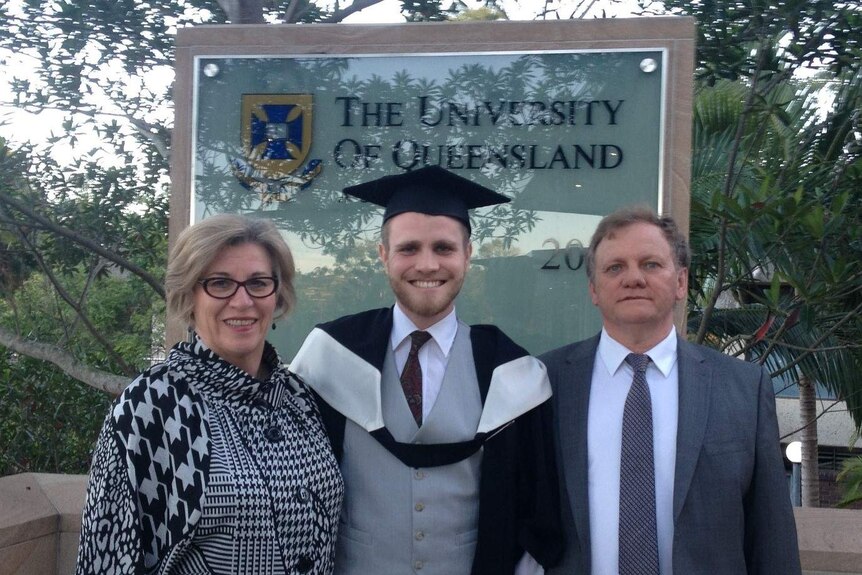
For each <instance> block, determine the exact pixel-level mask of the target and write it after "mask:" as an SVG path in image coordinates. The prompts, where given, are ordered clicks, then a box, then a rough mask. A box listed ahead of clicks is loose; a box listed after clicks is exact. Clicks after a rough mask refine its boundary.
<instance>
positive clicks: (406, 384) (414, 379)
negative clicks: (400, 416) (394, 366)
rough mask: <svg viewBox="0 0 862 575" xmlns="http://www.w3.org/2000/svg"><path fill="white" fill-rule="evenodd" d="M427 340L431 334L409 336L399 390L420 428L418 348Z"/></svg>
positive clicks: (420, 404)
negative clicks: (408, 346) (401, 391)
mask: <svg viewBox="0 0 862 575" xmlns="http://www.w3.org/2000/svg"><path fill="white" fill-rule="evenodd" d="M429 339H431V334H430V333H428V332H427V331H414V332H413V333H411V334H410V353H409V354H408V355H407V362H406V363H405V364H404V370H403V371H402V372H401V388H402V389H403V390H404V397H406V398H407V405H409V406H410V412H411V413H412V414H413V419H415V420H416V425H418V426H420V427H421V426H422V368H421V367H420V366H419V348H420V347H422V346H423V345H425V342H426V341H428V340H429Z"/></svg>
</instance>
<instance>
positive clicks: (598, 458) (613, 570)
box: [587, 329, 679, 575]
mask: <svg viewBox="0 0 862 575" xmlns="http://www.w3.org/2000/svg"><path fill="white" fill-rule="evenodd" d="M676 338H677V335H676V331H675V330H674V329H671V331H670V333H669V334H668V335H667V337H665V338H664V339H663V340H662V341H661V342H659V343H658V345H656V346H655V347H653V348H652V349H650V350H648V351H647V352H646V354H647V355H648V356H650V359H651V360H652V361H651V362H650V364H649V366H648V367H647V371H646V378H647V385H648V386H649V390H650V397H651V400H652V414H653V453H654V458H655V487H656V527H657V535H658V555H659V567H660V573H661V574H662V575H671V573H672V571H673V565H672V558H673V483H674V470H675V468H676V429H677V420H678V416H679V413H678V406H679V376H678V371H677V339H676ZM629 353H631V350H628V349H626V348H625V347H624V346H623V345H622V344H620V343H619V342H617V341H615V340H614V339H613V338H611V337H610V336H609V335H608V334H607V332H606V331H605V330H602V334H601V338H600V339H599V346H598V350H597V352H596V361H595V365H594V366H593V378H592V384H591V387H590V407H589V415H588V422H587V426H588V427H587V453H588V466H589V470H588V481H589V487H588V490H589V505H590V507H589V509H590V546H591V555H592V573H593V575H617V574H618V573H619V518H620V448H621V443H622V427H623V409H624V407H625V401H626V396H627V395H628V392H629V388H630V387H631V384H632V377H633V371H632V368H631V366H629V365H628V364H627V363H626V362H625V358H626V356H627V355H628V354H629Z"/></svg>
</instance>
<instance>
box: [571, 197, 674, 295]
mask: <svg viewBox="0 0 862 575" xmlns="http://www.w3.org/2000/svg"><path fill="white" fill-rule="evenodd" d="M638 223H644V224H651V225H653V226H656V227H657V228H659V229H660V230H661V232H662V234H663V235H664V237H665V239H666V240H667V243H668V244H670V249H671V251H672V252H673V255H674V262H675V264H676V267H677V269H681V268H688V267H689V265H690V264H691V252H690V251H689V247H688V241H687V240H686V239H685V236H684V235H683V234H682V232H681V231H680V230H679V227H678V226H677V225H676V222H675V221H674V219H673V218H671V217H670V216H659V215H658V214H656V213H655V211H654V210H652V209H651V208H648V207H646V206H635V207H628V208H620V209H618V210H616V211H614V212H612V213H610V214H608V215H607V216H605V217H604V218H602V221H600V222H599V226H598V227H597V228H596V231H595V232H594V233H593V237H592V238H591V239H590V247H589V248H588V249H587V257H586V265H587V277H588V278H589V280H590V282H593V281H594V280H595V275H596V250H597V249H598V247H599V244H600V243H602V241H603V240H605V239H606V238H608V237H610V236H612V235H613V234H614V232H616V231H618V230H621V229H622V228H626V227H628V226H630V225H633V224H638Z"/></svg>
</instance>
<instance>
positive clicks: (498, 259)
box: [191, 49, 666, 358]
mask: <svg viewBox="0 0 862 575" xmlns="http://www.w3.org/2000/svg"><path fill="white" fill-rule="evenodd" d="M665 57H666V54H665V52H664V50H662V49H656V50H637V51H587V52H569V51H567V52H551V53H549V52H542V53H524V52H519V53H470V54H454V55H453V54H448V53H447V54H445V55H442V54H415V55H414V54H411V55H367V56H354V55H351V56H349V57H333V56H326V57H309V56H302V57H271V56H266V57H246V56H243V57H225V56H219V57H211V56H206V57H204V56H198V57H197V58H196V60H195V88H194V94H195V97H194V114H195V121H194V134H193V142H194V150H193V160H192V174H193V184H192V204H191V205H192V219H193V220H194V221H198V220H200V219H202V218H205V217H207V216H208V215H212V214H215V213H222V212H236V213H253V214H259V215H262V216H265V217H269V218H272V219H273V220H274V221H275V222H276V223H277V225H278V226H279V228H280V229H281V230H282V232H283V234H284V236H285V238H286V239H287V241H288V244H289V245H290V246H291V249H292V250H293V252H294V255H295V258H296V262H297V268H298V273H297V279H296V287H297V293H298V297H299V301H298V305H297V309H296V310H295V312H294V313H293V315H292V316H291V317H290V318H288V320H287V321H284V322H282V323H281V324H280V326H279V328H278V330H277V331H276V333H275V334H274V336H273V337H272V338H270V339H271V340H272V341H273V342H274V343H276V344H277V345H278V346H279V349H280V350H281V351H282V353H283V355H284V357H285V358H290V357H292V356H293V354H294V353H295V351H296V350H297V349H298V347H299V345H300V344H301V343H302V340H303V338H304V336H305V335H306V333H307V332H308V331H309V330H310V329H311V328H312V327H313V326H314V325H315V324H316V323H318V322H321V321H327V320H330V319H334V318H336V317H339V316H341V315H344V314H347V313H352V312H356V311H361V310H363V309H368V308H372V307H380V306H388V305H391V304H392V303H393V301H394V300H393V296H392V294H391V292H390V290H389V287H388V284H387V280H386V278H385V276H384V274H383V271H382V267H381V265H380V264H379V262H378V258H377V242H378V239H379V227H380V221H381V219H380V211H381V210H380V209H379V208H377V207H376V206H373V205H370V204H366V203H364V202H360V201H355V200H353V199H350V198H347V197H346V196H344V195H343V194H342V193H341V190H342V189H343V188H344V187H345V186H348V185H352V184H356V183H359V182H363V181H367V180H371V179H374V178H377V177H380V176H383V175H386V174H394V173H399V172H401V171H404V170H409V169H414V168H417V167H421V166H424V165H431V164H435V165H440V166H442V167H444V168H446V169H449V170H452V171H453V172H455V173H457V174H459V175H461V176H464V177H466V178H469V179H472V180H474V181H476V182H478V183H480V184H482V185H485V186H488V187H490V188H492V189H494V190H496V191H498V192H500V193H502V194H504V195H506V196H508V197H510V198H511V199H512V202H511V203H510V204H504V205H501V206H495V207H493V208H485V209H481V210H477V211H476V213H475V214H474V217H473V221H472V223H473V238H472V239H473V259H472V264H471V269H470V271H469V272H468V275H467V281H466V283H465V285H464V288H463V290H462V292H461V295H460V296H459V299H458V303H457V306H458V314H459V316H460V317H461V318H462V319H463V320H464V321H466V322H468V323H495V324H497V325H499V326H500V327H501V328H502V329H504V330H505V331H506V332H507V333H508V334H509V335H511V336H512V337H513V338H514V339H515V340H516V341H518V342H519V343H520V344H522V345H523V346H524V347H526V348H527V349H528V350H529V351H531V352H533V353H541V352H543V351H545V350H548V349H550V348H553V347H556V346H558V345H562V344H564V343H567V342H570V341H574V340H576V339H581V338H583V337H587V336H589V335H591V334H593V333H595V332H597V331H598V329H599V328H600V325H601V322H600V318H599V314H598V312H597V311H596V310H595V309H594V307H593V305H592V304H591V302H590V299H589V295H588V291H587V281H586V274H585V272H584V266H583V246H584V245H586V244H587V241H588V239H589V237H590V235H591V234H592V232H593V230H594V229H595V225H596V223H597V222H598V220H599V219H600V218H601V217H602V216H603V215H604V214H607V213H609V212H610V211H612V210H614V209H615V208H617V207H619V206H622V205H627V204H647V205H649V206H652V207H654V208H658V207H659V206H660V205H661V181H662V179H661V165H662V158H661V149H662V141H661V138H662V124H663V122H662V120H663V119H662V102H663V93H664V82H665V79H664V76H665V75H664V73H663V67H664V61H665Z"/></svg>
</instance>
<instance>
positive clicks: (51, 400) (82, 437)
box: [0, 350, 111, 476]
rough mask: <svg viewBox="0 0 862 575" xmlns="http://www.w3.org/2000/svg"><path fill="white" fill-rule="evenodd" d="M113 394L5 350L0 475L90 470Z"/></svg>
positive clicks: (0, 367) (0, 379)
mask: <svg viewBox="0 0 862 575" xmlns="http://www.w3.org/2000/svg"><path fill="white" fill-rule="evenodd" d="M110 399H111V398H110V397H109V396H107V395H106V394H104V393H102V392H100V391H98V390H95V389H93V388H91V387H88V386H85V385H80V384H77V383H75V382H72V381H70V380H69V378H68V377H66V376H64V375H62V374H60V373H58V371H57V370H56V369H53V368H52V367H51V366H50V365H49V364H46V363H44V362H41V361H36V360H32V359H29V358H26V357H22V356H17V355H14V354H10V353H8V352H5V350H0V476H5V475H11V474H13V473H24V472H31V471H32V472H36V471H39V472H49V473H87V471H88V470H89V468H90V457H91V452H92V449H93V445H94V443H95V437H96V435H97V434H98V432H99V428H100V427H101V425H102V422H103V421H104V418H105V416H106V415H107V413H108V404H109V402H110Z"/></svg>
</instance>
